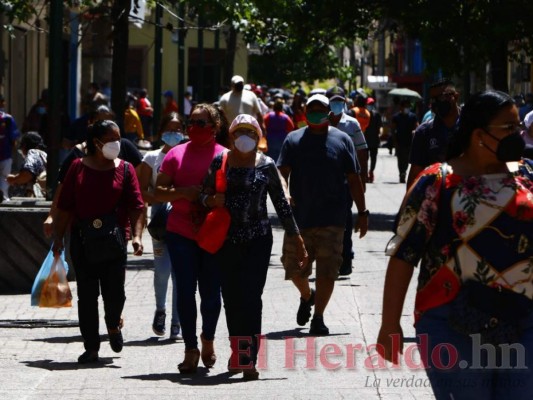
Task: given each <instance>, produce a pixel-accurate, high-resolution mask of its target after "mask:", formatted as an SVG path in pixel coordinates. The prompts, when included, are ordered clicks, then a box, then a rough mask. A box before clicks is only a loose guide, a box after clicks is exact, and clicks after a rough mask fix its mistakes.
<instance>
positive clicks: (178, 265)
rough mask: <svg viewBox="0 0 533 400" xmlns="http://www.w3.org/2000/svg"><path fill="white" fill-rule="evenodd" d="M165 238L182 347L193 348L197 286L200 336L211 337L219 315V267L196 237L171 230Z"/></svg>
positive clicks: (213, 334)
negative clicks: (176, 299)
mask: <svg viewBox="0 0 533 400" xmlns="http://www.w3.org/2000/svg"><path fill="white" fill-rule="evenodd" d="M166 240H167V246H168V251H169V254H170V260H171V262H172V268H173V270H174V274H175V275H176V287H177V288H178V314H179V316H180V322H181V331H182V334H183V341H184V342H185V349H186V350H190V349H196V348H198V337H197V336H196V316H197V310H196V286H197V285H198V290H199V291H200V299H201V302H200V313H201V314H202V332H203V336H204V338H205V339H206V340H213V339H214V338H215V330H216V328H217V322H218V317H219V315H220V303H221V301H220V267H219V265H218V263H217V262H216V258H215V256H214V255H212V254H209V253H207V252H206V251H204V250H202V249H201V248H200V247H198V245H197V244H196V241H194V240H191V239H188V238H186V237H184V236H181V235H178V234H177V233H172V232H167V236H166Z"/></svg>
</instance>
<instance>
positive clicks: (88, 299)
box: [53, 120, 144, 364]
mask: <svg viewBox="0 0 533 400" xmlns="http://www.w3.org/2000/svg"><path fill="white" fill-rule="evenodd" d="M119 152H120V133H119V129H118V126H117V124H115V123H114V122H113V121H110V120H103V121H98V122H96V123H95V124H94V125H92V126H91V127H90V128H89V130H88V134H87V155H86V156H85V157H83V158H79V159H76V160H75V161H73V163H72V164H71V166H70V168H69V170H68V172H67V175H66V177H65V179H64V181H63V184H62V189H61V193H60V195H59V199H58V203H57V216H56V220H55V224H54V238H55V239H54V245H53V250H54V253H55V254H59V253H60V252H61V251H62V250H63V238H64V236H65V232H66V230H67V227H68V226H69V222H71V221H72V224H71V235H70V253H71V257H72V263H73V265H74V270H75V271H76V281H77V287H78V317H79V321H80V330H81V335H82V337H83V342H84V347H85V352H84V353H83V354H82V355H81V356H80V357H79V358H78V362H79V363H80V364H85V363H93V362H97V361H98V351H99V350H100V334H99V329H98V324H99V316H98V297H99V295H100V288H101V292H102V299H103V303H104V310H105V323H106V326H107V332H108V334H109V342H110V345H111V349H112V350H113V351H114V352H116V353H118V352H120V351H121V350H122V346H123V338H122V333H121V327H120V325H121V321H120V320H121V314H122V310H123V308H124V302H125V300H126V296H125V292H124V279H125V273H126V259H127V257H126V245H125V244H126V243H127V242H126V239H127V238H128V237H129V236H131V238H132V245H133V254H134V255H138V256H140V255H142V252H143V247H142V243H141V235H142V229H143V218H142V216H143V209H144V202H143V199H142V196H141V191H140V189H139V182H138V180H137V176H136V174H135V170H134V168H133V166H132V165H131V164H130V163H126V162H125V161H123V160H121V159H119V158H117V157H118V154H119ZM130 225H131V230H132V232H131V234H130V232H129V230H130V229H129V226H130ZM107 228H109V229H107ZM103 232H105V233H106V235H103V236H102V235H101V233H103ZM108 232H112V234H111V235H107V233H108ZM95 237H98V238H102V237H104V244H106V245H104V246H102V245H100V246H94V243H95V242H94V240H93V239H94V238H95ZM113 241H114V242H113ZM91 242H92V243H93V245H91ZM110 242H111V243H116V246H114V248H111V249H109V248H108V247H107V244H109V243H110ZM99 243H100V244H101V242H99ZM94 247H98V248H94Z"/></svg>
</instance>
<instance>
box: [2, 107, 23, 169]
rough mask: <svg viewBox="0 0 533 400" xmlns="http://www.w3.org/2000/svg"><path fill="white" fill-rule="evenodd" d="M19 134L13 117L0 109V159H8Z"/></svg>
mask: <svg viewBox="0 0 533 400" xmlns="http://www.w3.org/2000/svg"><path fill="white" fill-rule="evenodd" d="M19 136H20V133H19V130H18V128H17V124H16V123H15V119H14V118H13V117H12V116H11V115H9V114H7V113H4V112H1V111H0V161H4V160H9V159H10V158H11V157H12V155H11V153H12V151H13V143H15V140H17V139H18V137H19Z"/></svg>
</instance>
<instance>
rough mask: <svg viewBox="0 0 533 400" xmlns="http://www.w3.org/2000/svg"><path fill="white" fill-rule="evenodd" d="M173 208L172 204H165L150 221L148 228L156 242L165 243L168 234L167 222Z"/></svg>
mask: <svg viewBox="0 0 533 400" xmlns="http://www.w3.org/2000/svg"><path fill="white" fill-rule="evenodd" d="M171 210H172V206H171V205H170V204H168V203H167V204H163V205H161V206H160V208H159V209H158V210H157V211H156V213H155V215H154V216H153V217H152V218H151V219H150V223H149V224H148V226H147V227H146V228H147V229H148V233H149V234H150V236H152V237H153V238H154V239H155V240H158V241H160V242H161V241H163V240H165V235H166V233H167V220H168V215H169V214H170V211H171Z"/></svg>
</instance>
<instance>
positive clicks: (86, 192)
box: [57, 159, 144, 229]
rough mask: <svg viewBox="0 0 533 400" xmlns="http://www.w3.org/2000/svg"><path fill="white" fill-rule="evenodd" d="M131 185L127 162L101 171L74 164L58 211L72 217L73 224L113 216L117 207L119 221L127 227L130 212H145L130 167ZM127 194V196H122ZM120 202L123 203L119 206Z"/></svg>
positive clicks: (78, 161) (76, 161)
mask: <svg viewBox="0 0 533 400" xmlns="http://www.w3.org/2000/svg"><path fill="white" fill-rule="evenodd" d="M128 167H129V170H128V182H126V183H125V182H124V161H122V160H121V161H120V165H119V166H118V167H117V168H113V169H109V170H106V171H98V170H96V169H93V168H90V167H88V166H86V165H84V164H83V163H82V159H77V160H74V161H73V162H72V164H71V166H70V168H69V170H68V172H67V175H66V176H65V179H64V181H63V187H62V189H61V193H60V195H59V201H58V203H57V207H58V208H59V209H61V210H63V211H69V212H72V213H73V216H74V221H76V220H80V219H89V218H96V217H99V216H102V215H106V214H111V213H113V212H114V210H115V207H116V206H117V204H119V206H118V212H117V215H118V220H119V223H120V225H121V226H122V227H124V229H126V227H127V226H128V212H129V211H130V210H142V209H143V208H144V203H143V199H142V196H141V190H140V189H139V181H138V180H137V175H136V174H135V170H134V168H133V165H131V164H129V163H128ZM123 190H124V194H123V193H122V192H123ZM119 201H120V203H119Z"/></svg>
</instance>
